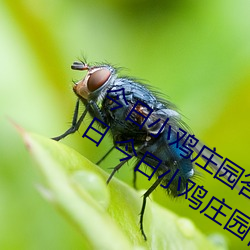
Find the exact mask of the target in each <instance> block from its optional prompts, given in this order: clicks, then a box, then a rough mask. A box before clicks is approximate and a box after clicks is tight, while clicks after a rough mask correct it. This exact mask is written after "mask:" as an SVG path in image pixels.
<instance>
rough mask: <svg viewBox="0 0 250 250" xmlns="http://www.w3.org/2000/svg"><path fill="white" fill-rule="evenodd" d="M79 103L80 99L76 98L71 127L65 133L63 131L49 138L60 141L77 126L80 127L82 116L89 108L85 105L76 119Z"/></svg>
mask: <svg viewBox="0 0 250 250" xmlns="http://www.w3.org/2000/svg"><path fill="white" fill-rule="evenodd" d="M79 103H80V101H79V99H78V100H77V102H76V106H75V111H74V116H73V120H72V124H71V127H70V128H69V129H68V130H67V131H66V132H65V133H63V134H62V135H59V136H57V137H54V138H51V139H53V140H55V141H60V140H61V139H63V138H64V137H66V136H68V135H69V134H73V133H75V132H76V131H77V130H78V129H79V127H80V125H81V123H82V121H83V119H84V117H85V116H86V114H87V112H88V109H89V105H87V107H86V109H85V110H84V112H83V113H82V115H81V117H80V118H79V120H78V121H77V118H78V111H79Z"/></svg>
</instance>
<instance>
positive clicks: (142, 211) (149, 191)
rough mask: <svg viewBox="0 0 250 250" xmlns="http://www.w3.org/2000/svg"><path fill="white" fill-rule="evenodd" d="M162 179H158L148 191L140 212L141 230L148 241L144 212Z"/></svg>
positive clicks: (144, 196)
mask: <svg viewBox="0 0 250 250" xmlns="http://www.w3.org/2000/svg"><path fill="white" fill-rule="evenodd" d="M161 181H162V180H161V179H157V180H156V181H155V182H154V184H153V185H152V186H151V187H150V188H149V189H148V190H147V192H146V193H145V194H144V195H143V201H142V207H141V212H140V230H141V233H142V235H143V238H144V240H147V236H146V234H145V232H144V228H143V217H144V212H145V208H146V202H147V198H148V196H149V195H150V194H151V193H152V192H153V191H154V190H155V189H156V187H157V186H158V185H159V184H160V183H161Z"/></svg>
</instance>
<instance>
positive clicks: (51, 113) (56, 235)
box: [0, 0, 250, 249]
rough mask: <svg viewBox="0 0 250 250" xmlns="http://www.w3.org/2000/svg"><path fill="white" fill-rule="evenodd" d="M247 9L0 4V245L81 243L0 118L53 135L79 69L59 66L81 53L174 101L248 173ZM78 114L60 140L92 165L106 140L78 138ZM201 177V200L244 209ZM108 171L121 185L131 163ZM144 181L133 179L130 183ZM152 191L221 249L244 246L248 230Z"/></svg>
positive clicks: (62, 124) (66, 115) (238, 199)
mask: <svg viewBox="0 0 250 250" xmlns="http://www.w3.org/2000/svg"><path fill="white" fill-rule="evenodd" d="M249 13H250V2H249V1H247V0H239V1H232V0H222V1H216V0H212V1H207V2H197V1H193V0H187V1H184V0H178V1H156V2H154V3H153V2H151V1H146V0H137V1H131V0H130V1H125V0H122V1H112V0H109V1H108V0H106V1H98V0H97V1H94V2H91V1H58V0H54V1H48V0H40V1H36V2H33V1H28V0H26V1H15V2H14V1H1V2H0V30H1V34H0V55H1V57H0V66H1V75H0V88H1V89H0V94H1V99H0V101H1V106H0V119H1V120H0V121H1V129H0V133H1V142H0V148H1V164H0V187H1V188H0V202H1V206H0V221H1V224H0V225H1V226H0V247H1V249H45V248H46V249H72V248H73V247H75V248H80V246H81V245H82V239H81V236H80V235H78V234H77V233H76V232H75V230H74V229H73V228H72V227H71V226H70V225H68V224H67V222H66V221H64V219H63V218H62V217H61V216H60V215H58V214H57V212H56V211H55V210H54V209H53V208H52V207H51V206H50V205H49V204H47V203H46V202H45V201H44V200H43V199H42V198H41V197H40V196H39V194H38V193H37V192H36V190H35V188H34V183H36V182H38V180H39V176H38V174H37V172H35V171H34V170H33V168H32V167H31V165H32V164H33V163H32V162H31V161H30V159H29V157H28V155H27V152H26V150H25V148H24V146H23V144H22V142H21V139H20V138H19V137H18V136H17V134H16V132H15V131H14V129H13V128H12V126H11V125H10V124H9V122H8V121H7V118H6V117H7V116H8V117H11V118H13V119H14V120H15V121H16V122H18V123H19V124H21V125H22V126H23V127H25V129H27V130H31V131H35V132H36V133H40V134H43V135H45V136H47V137H52V136H56V135H58V134H60V133H62V132H64V131H65V130H66V129H67V128H68V127H69V122H70V121H71V118H72V114H73V108H74V102H75V100H76V98H75V97H74V94H73V93H72V90H71V89H72V84H71V81H72V80H76V79H79V78H82V73H81V72H74V71H71V70H70V65H71V63H72V62H73V61H74V60H76V59H77V57H79V56H80V57H81V55H82V54H84V55H86V56H87V58H88V61H90V62H93V61H105V60H106V61H108V62H110V63H112V64H115V65H117V66H124V67H126V68H127V69H128V70H125V71H124V74H127V75H131V76H136V77H138V78H143V79H146V80H147V81H148V82H149V83H150V84H151V85H152V86H154V87H155V88H156V89H158V90H160V91H161V92H162V93H164V94H165V95H167V96H168V97H169V98H170V100H171V101H172V102H174V103H175V104H176V105H177V106H178V107H179V108H180V110H181V112H182V114H183V115H184V116H185V121H186V122H187V123H188V125H189V126H190V127H191V128H192V130H193V132H194V133H195V135H196V137H197V138H199V139H200V140H202V141H204V142H205V144H206V145H207V146H209V147H216V149H217V152H219V153H220V154H221V155H222V156H223V157H224V158H226V157H228V158H229V159H231V160H232V161H234V162H235V163H237V164H238V165H240V166H241V167H243V168H244V169H246V173H249V172H250V167H249V164H248V159H247V156H246V153H247V152H248V150H249V144H248V141H249V139H250V132H249V130H248V127H249V125H248V124H249V121H250V119H249V116H248V113H249V109H250V99H249V93H250V84H249V82H250V73H249V72H250V70H249V69H250V43H249V41H250V32H249V30H250V17H249ZM89 122H90V118H88V119H86V121H84V124H83V126H82V127H81V129H80V132H79V133H76V134H74V135H72V136H71V137H69V138H66V139H65V140H64V141H63V143H65V144H67V145H69V146H70V147H73V148H75V149H76V150H77V151H78V152H80V153H81V154H82V155H84V156H86V157H87V158H88V159H90V160H91V161H93V162H96V161H97V160H98V159H99V157H100V155H102V154H104V152H105V151H106V148H107V147H110V145H111V140H109V138H107V140H105V142H103V145H101V146H100V147H98V149H97V148H96V147H95V145H93V144H92V143H91V142H90V141H88V140H84V139H82V137H81V135H82V133H83V131H85V129H86V127H87V126H88V124H89ZM105 139H106V138H105ZM118 159H119V155H117V154H112V156H111V157H109V159H107V160H105V162H103V164H102V167H103V168H104V169H105V170H107V171H109V170H108V168H109V167H113V166H114V165H116V162H117V161H118ZM201 172H202V170H201ZM202 174H203V177H202V178H201V179H199V184H200V185H204V186H205V188H206V189H207V190H209V195H210V196H209V197H212V196H216V197H217V198H219V199H222V198H225V199H226V202H228V203H229V205H231V206H232V207H233V208H234V209H235V208H238V209H239V210H241V211H243V212H245V213H246V214H248V215H250V214H249V212H248V211H249V210H248V209H246V208H248V207H249V200H247V199H246V198H244V197H243V196H238V194H237V192H236V191H235V192H234V191H231V190H230V189H229V188H228V187H226V186H225V185H224V184H222V183H221V182H219V181H218V180H215V179H213V178H212V176H209V175H207V174H206V173H205V172H202ZM117 177H118V178H120V179H122V180H124V181H126V182H127V183H130V184H131V179H132V178H131V177H132V166H128V167H127V168H123V169H122V170H121V171H120V172H119V174H118V175H117ZM148 186H149V183H148V182H147V181H146V180H145V179H144V178H143V176H141V177H140V178H139V187H140V188H147V187H148ZM154 197H155V200H157V201H158V202H159V203H160V204H163V205H164V206H166V207H168V208H169V209H171V210H173V211H174V212H176V213H177V214H179V215H181V216H184V217H188V218H190V219H192V220H193V221H194V222H195V223H196V225H197V227H199V228H200V229H201V230H202V231H203V232H204V233H207V234H208V233H213V232H215V231H217V232H219V233H221V234H224V235H226V237H227V238H229V240H230V242H231V249H236V248H237V249H238V248H239V247H240V249H247V242H248V241H249V240H250V237H249V236H247V237H248V238H247V237H246V239H245V240H244V241H243V242H241V241H240V239H238V238H237V237H236V236H234V235H232V234H230V233H229V232H227V231H225V230H223V227H220V226H219V225H217V224H216V223H214V222H212V221H211V220H209V219H208V218H207V217H205V216H204V215H203V214H200V213H199V212H198V211H194V210H192V209H191V208H189V207H188V202H186V201H185V200H175V201H173V200H171V199H169V198H168V197H167V196H166V194H165V193H164V192H163V191H162V190H160V189H159V190H157V191H156V192H155V194H154Z"/></svg>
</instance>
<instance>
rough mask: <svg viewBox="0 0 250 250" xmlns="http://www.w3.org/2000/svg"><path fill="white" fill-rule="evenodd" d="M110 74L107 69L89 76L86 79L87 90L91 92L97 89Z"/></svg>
mask: <svg viewBox="0 0 250 250" xmlns="http://www.w3.org/2000/svg"><path fill="white" fill-rule="evenodd" d="M110 74H111V72H110V71H109V70H108V69H99V70H97V71H95V72H93V73H91V74H90V76H89V79H88V83H87V86H88V90H89V91H90V92H93V91H95V90H97V89H99V88H100V87H101V86H102V85H103V84H104V83H105V82H106V81H107V80H108V79H109V77H110Z"/></svg>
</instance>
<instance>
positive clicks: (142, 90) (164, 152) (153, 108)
mask: <svg viewBox="0 0 250 250" xmlns="http://www.w3.org/2000/svg"><path fill="white" fill-rule="evenodd" d="M71 68H72V69H73V70H83V71H86V72H87V74H86V76H85V77H84V78H83V79H82V80H80V81H79V82H77V83H75V85H74V86H73V91H74V93H75V94H76V96H77V98H78V99H77V102H76V106H75V111H74V116H73V120H72V125H71V127H70V128H69V129H68V130H67V131H66V132H65V133H63V134H62V135H60V136H58V137H55V138H53V139H54V140H56V141H59V140H61V139H62V138H64V137H66V136H68V135H69V134H72V133H74V132H76V131H77V130H78V128H79V127H80V125H81V123H82V121H83V120H84V117H85V116H86V114H87V113H89V114H90V115H91V116H92V117H93V118H94V117H96V118H98V120H99V121H101V122H99V123H100V126H101V127H103V123H105V124H107V125H108V126H109V127H110V131H111V135H112V137H113V142H114V146H113V147H112V148H111V149H110V150H109V151H108V152H107V154H106V155H105V156H104V157H103V158H102V159H104V158H105V157H106V156H107V155H108V154H109V153H110V152H111V151H112V149H114V148H115V145H118V146H120V147H123V148H124V147H125V148H126V149H127V150H128V152H129V153H130V155H131V156H132V157H133V158H136V166H137V164H138V162H140V161H141V160H142V159H143V157H144V155H145V154H146V153H147V152H150V154H148V156H147V163H148V164H150V165H151V166H155V165H156V164H157V160H156V159H160V160H161V164H160V165H159V167H158V168H157V171H156V175H157V176H158V178H157V180H156V181H155V182H154V183H153V185H152V186H151V187H150V188H149V189H148V190H147V191H146V192H145V194H144V195H143V203H142V208H141V213H140V229H141V232H142V235H143V237H144V239H145V240H146V235H145V232H144V230H143V215H144V211H145V207H146V199H147V197H148V196H149V195H150V194H151V193H152V192H153V191H154V189H155V188H156V187H157V186H158V185H163V186H164V187H167V188H166V190H167V192H168V193H169V195H172V196H174V197H176V196H178V194H180V193H182V192H183V191H185V189H187V183H188V180H189V179H190V178H191V177H193V176H194V173H195V171H194V168H193V164H192V161H191V159H192V158H191V157H189V158H188V157H182V156H181V154H183V152H182V151H181V150H180V148H178V147H176V145H174V144H171V142H173V141H176V140H178V139H179V143H180V144H182V143H184V141H185V140H186V138H187V136H183V137H182V138H181V139H180V138H179V137H180V135H179V129H181V130H182V131H188V128H187V126H186V125H185V124H184V122H183V121H182V119H181V115H180V114H179V112H177V110H176V108H175V106H174V105H173V104H172V103H171V102H169V101H166V100H164V99H162V98H159V97H158V96H157V94H156V93H155V92H154V91H152V90H150V89H149V87H148V86H147V85H145V84H142V83H140V82H139V81H136V80H135V79H132V78H128V77H119V76H118V70H117V69H115V68H114V67H113V66H111V65H109V64H102V65H93V66H90V65H88V64H87V63H85V62H74V63H73V65H72V66H71ZM120 90H123V91H122V92H123V98H120V96H118V92H119V91H120ZM80 103H83V105H84V106H85V110H84V112H83V113H82V114H81V115H80V116H79V117H78V113H79V105H80ZM118 104H119V105H120V106H119V108H117V105H118ZM135 105H136V107H135ZM132 110H134V111H135V112H133V114H132V118H133V119H134V121H135V122H133V121H131V119H130V120H129V119H127V120H126V119H125V117H127V116H128V114H130V113H131V111H132ZM149 113H150V116H149ZM145 117H148V119H146V118H145ZM166 121H167V122H166ZM170 128H171V133H169V130H170ZM156 135H157V136H156ZM131 140H133V145H134V149H132V147H131V146H129V145H128V144H125V145H124V144H123V143H121V142H123V141H125V142H128V141H131ZM199 147H200V144H197V145H195V147H194V150H196V151H198V148H199ZM186 149H187V150H188V149H190V147H189V146H188V145H187V146H186ZM126 161H127V160H126ZM126 161H123V162H121V163H120V164H118V165H117V166H116V167H115V168H114V169H113V172H112V173H111V175H110V177H109V179H108V181H107V182H109V181H110V180H111V178H112V176H113V175H114V174H115V172H116V171H117V170H118V169H119V168H121V167H122V166H123V165H124V163H125V162H126ZM212 167H214V169H215V168H216V166H215V165H214V166H212ZM166 172H167V173H168V174H166V175H164V173H166ZM160 176H163V177H162V178H159V177H160ZM173 176H174V177H175V178H174V179H173ZM170 180H171V184H170V185H167V183H169V182H170ZM134 181H135V172H134Z"/></svg>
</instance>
